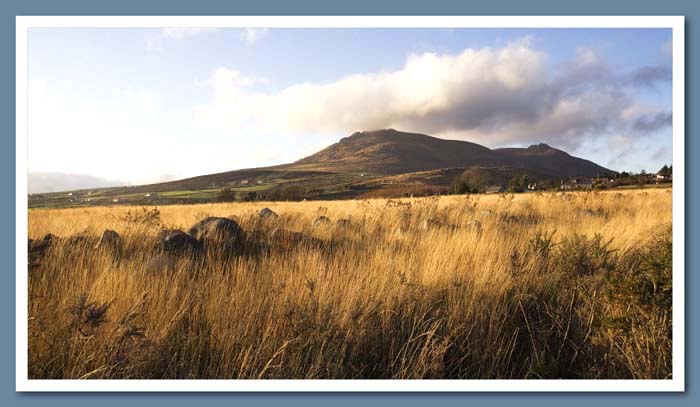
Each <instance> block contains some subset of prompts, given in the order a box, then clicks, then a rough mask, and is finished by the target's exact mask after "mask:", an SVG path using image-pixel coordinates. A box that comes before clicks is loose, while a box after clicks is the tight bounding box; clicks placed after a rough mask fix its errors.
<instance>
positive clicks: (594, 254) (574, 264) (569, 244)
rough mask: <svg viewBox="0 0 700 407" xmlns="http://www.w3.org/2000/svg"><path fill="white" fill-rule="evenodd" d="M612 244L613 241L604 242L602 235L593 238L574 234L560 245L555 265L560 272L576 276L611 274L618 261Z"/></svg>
mask: <svg viewBox="0 0 700 407" xmlns="http://www.w3.org/2000/svg"><path fill="white" fill-rule="evenodd" d="M611 243H612V239H610V240H608V241H603V236H602V235H600V234H595V235H594V236H593V237H592V238H589V237H587V236H585V235H580V234H574V235H573V236H569V237H567V238H565V239H564V240H562V242H561V243H560V244H559V247H558V251H557V258H556V259H555V265H556V267H557V268H558V269H559V270H560V271H563V272H564V273H566V274H570V275H574V276H585V275H593V274H597V273H598V272H610V271H612V270H613V269H614V268H615V260H616V259H615V250H613V249H611V248H610V245H611Z"/></svg>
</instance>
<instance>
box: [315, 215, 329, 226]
mask: <svg viewBox="0 0 700 407" xmlns="http://www.w3.org/2000/svg"><path fill="white" fill-rule="evenodd" d="M330 223H331V220H330V219H329V218H328V217H327V216H323V215H321V216H319V217H317V218H316V219H314V221H313V225H314V226H315V227H319V226H326V225H328V224H330Z"/></svg>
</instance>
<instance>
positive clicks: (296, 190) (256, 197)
mask: <svg viewBox="0 0 700 407" xmlns="http://www.w3.org/2000/svg"><path fill="white" fill-rule="evenodd" d="M308 195H309V191H307V190H306V188H304V187H302V186H299V185H289V186H286V187H282V188H275V189H272V190H268V191H233V190H231V189H230V188H222V189H221V191H219V192H218V193H217V194H216V197H215V201H216V202H254V201H301V200H302V199H305V198H306V197H307V196H308Z"/></svg>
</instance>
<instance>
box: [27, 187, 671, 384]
mask: <svg viewBox="0 0 700 407" xmlns="http://www.w3.org/2000/svg"><path fill="white" fill-rule="evenodd" d="M263 207H269V208H271V209H273V210H274V211H276V212H277V213H279V214H280V215H281V217H280V218H279V219H278V220H276V221H274V224H267V223H265V224H263V223H261V222H260V221H259V219H258V218H257V216H256V211H257V210H259V209H261V208H263ZM140 211H141V209H140V208H128V207H112V208H106V207H97V208H89V209H61V210H44V209H36V210H30V213H29V235H30V238H41V237H42V236H43V235H45V234H47V233H52V234H55V235H58V236H71V235H77V234H85V235H91V236H98V235H99V234H100V233H101V232H102V230H104V229H114V230H116V231H117V232H119V233H120V234H121V235H122V238H123V240H124V247H123V248H122V249H121V251H120V252H119V253H113V252H112V251H109V250H93V249H80V248H75V247H72V246H69V245H67V244H57V245H54V247H52V248H51V249H50V250H49V251H48V252H47V253H46V255H45V256H44V257H43V258H42V259H41V260H40V262H39V263H40V264H39V265H37V266H36V267H32V269H31V271H30V274H29V304H28V307H29V321H28V322H29V374H30V377H31V378H231V379H255V378H309V379H313V378H362V379H366V378H396V379H401V378H560V377H565V378H669V377H670V372H671V336H670V327H671V309H670V267H671V266H670V257H669V256H670V252H671V245H670V227H671V219H672V217H671V194H670V193H668V192H666V191H663V190H654V191H648V192H647V191H644V192H642V191H627V192H622V193H618V192H605V193H593V192H588V193H568V194H565V195H562V194H555V193H545V194H541V193H540V194H522V195H515V196H512V195H510V196H509V195H501V196H486V195H478V196H451V197H435V198H419V199H403V200H363V201H333V202H295V203H291V202H290V203H286V202H265V203H260V202H256V203H231V204H211V205H193V206H165V207H160V208H159V211H160V213H159V216H156V217H155V218H154V219H150V221H143V220H144V218H143V217H139V216H134V215H138V213H140ZM127 214H128V215H129V216H126V215H127ZM318 215H325V216H327V217H329V218H330V219H332V220H334V221H335V220H337V219H349V220H350V223H349V224H344V225H339V224H336V223H333V224H330V225H328V226H324V227H314V226H312V221H313V219H314V218H315V217H316V216H318ZM205 216H225V217H227V216H235V217H236V219H238V221H239V223H240V224H241V226H242V227H243V229H244V230H245V231H246V232H247V235H248V239H249V241H252V242H254V244H253V245H251V246H250V249H249V250H247V251H246V252H245V253H243V254H241V255H239V256H236V257H233V258H228V259H226V258H222V257H220V256H217V253H211V252H209V253H207V254H206V255H205V256H204V257H203V258H199V259H189V258H179V259H177V260H175V261H174V262H173V263H167V264H166V263H158V262H153V261H151V259H152V258H153V256H154V253H153V250H152V246H153V242H154V236H155V235H156V233H157V232H158V231H159V229H160V228H162V227H168V228H183V229H185V230H186V229H187V228H189V226H191V225H192V224H193V223H195V222H196V221H198V220H200V219H202V218H204V217H205ZM274 229H277V230H278V232H274V233H273V232H272V231H273V230H274ZM279 230H288V231H292V232H299V233H298V234H295V235H292V236H294V239H287V240H284V238H280V236H287V235H283V234H280V233H279ZM280 239H282V240H280Z"/></svg>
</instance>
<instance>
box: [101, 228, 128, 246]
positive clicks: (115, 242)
mask: <svg viewBox="0 0 700 407" xmlns="http://www.w3.org/2000/svg"><path fill="white" fill-rule="evenodd" d="M121 241H122V238H121V236H119V234H118V233H117V232H115V231H113V230H111V229H107V230H105V231H104V232H102V236H101V237H100V240H99V241H98V242H97V245H96V246H95V249H112V250H114V249H116V248H118V247H119V245H120V244H121Z"/></svg>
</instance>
